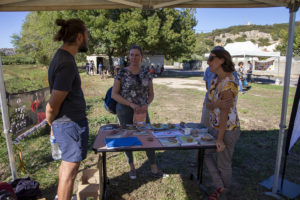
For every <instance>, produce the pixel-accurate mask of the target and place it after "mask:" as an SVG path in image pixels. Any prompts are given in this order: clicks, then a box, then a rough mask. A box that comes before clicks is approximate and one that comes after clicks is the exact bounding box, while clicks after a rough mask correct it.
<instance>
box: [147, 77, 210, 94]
mask: <svg viewBox="0 0 300 200" xmlns="http://www.w3.org/2000/svg"><path fill="white" fill-rule="evenodd" d="M153 83H154V84H160V85H166V86H168V87H170V88H192V89H197V90H200V91H206V88H205V83H204V81H199V80H190V79H184V78H155V79H153Z"/></svg>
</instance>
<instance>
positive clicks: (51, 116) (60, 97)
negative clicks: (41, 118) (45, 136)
mask: <svg viewBox="0 0 300 200" xmlns="http://www.w3.org/2000/svg"><path fill="white" fill-rule="evenodd" d="M68 93H69V92H67V91H60V90H52V94H51V96H50V99H49V102H48V103H47V105H46V120H47V122H48V124H49V125H50V126H51V125H52V122H53V121H54V120H55V118H56V116H57V115H58V113H59V110H60V106H61V104H62V103H63V101H64V100H65V98H66V96H67V95H68Z"/></svg>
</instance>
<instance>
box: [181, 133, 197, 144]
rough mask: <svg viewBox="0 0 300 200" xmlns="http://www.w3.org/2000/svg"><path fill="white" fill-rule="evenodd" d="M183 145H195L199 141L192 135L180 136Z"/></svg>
mask: <svg viewBox="0 0 300 200" xmlns="http://www.w3.org/2000/svg"><path fill="white" fill-rule="evenodd" d="M178 138H179V141H180V144H181V146H193V145H197V144H198V142H197V141H196V140H195V139H194V138H193V137H192V136H190V135H185V136H179V137H178Z"/></svg>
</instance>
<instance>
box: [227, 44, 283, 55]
mask: <svg viewBox="0 0 300 200" xmlns="http://www.w3.org/2000/svg"><path fill="white" fill-rule="evenodd" d="M224 48H225V49H226V50H227V51H228V52H229V53H230V55H231V56H232V57H280V52H267V51H262V50H261V49H260V48H258V47H257V46H256V45H255V44H253V43H252V42H250V41H246V42H235V43H229V44H226V45H225V46H224Z"/></svg>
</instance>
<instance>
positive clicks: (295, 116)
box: [285, 76, 300, 154]
mask: <svg viewBox="0 0 300 200" xmlns="http://www.w3.org/2000/svg"><path fill="white" fill-rule="evenodd" d="M299 101H300V76H299V79H298V85H297V89H296V93H295V97H294V103H293V107H292V112H291V117H290V123H289V128H288V132H287V139H286V146H285V148H286V149H285V151H286V154H287V153H288V152H289V151H290V150H291V148H292V147H293V146H294V144H295V143H296V142H297V140H298V139H299V138H300V123H299V122H300V106H299ZM295 122H297V123H295Z"/></svg>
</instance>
